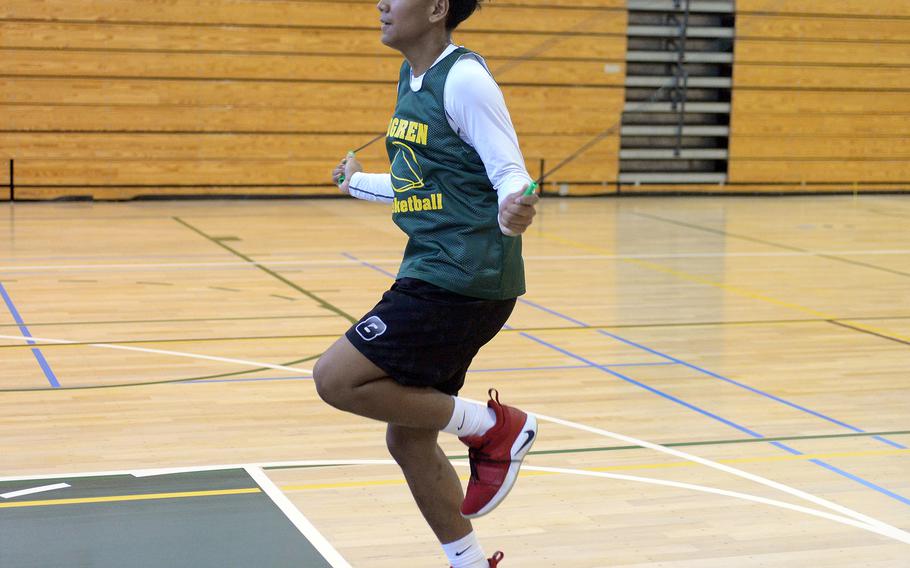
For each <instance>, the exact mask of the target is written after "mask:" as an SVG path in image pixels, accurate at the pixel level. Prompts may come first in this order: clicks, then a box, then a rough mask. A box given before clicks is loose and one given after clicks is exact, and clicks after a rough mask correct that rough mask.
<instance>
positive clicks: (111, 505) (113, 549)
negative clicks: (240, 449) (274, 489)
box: [0, 469, 331, 568]
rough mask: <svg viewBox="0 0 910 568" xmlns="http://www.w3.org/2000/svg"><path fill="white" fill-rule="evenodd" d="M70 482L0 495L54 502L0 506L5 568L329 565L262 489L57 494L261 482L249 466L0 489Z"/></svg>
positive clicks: (0, 558) (1, 486) (1, 488)
mask: <svg viewBox="0 0 910 568" xmlns="http://www.w3.org/2000/svg"><path fill="white" fill-rule="evenodd" d="M61 482H63V483H69V484H70V485H71V486H72V487H70V488H66V489H60V490H55V491H50V492H46V493H38V494H33V495H26V496H22V497H15V498H12V499H0V503H4V504H6V503H16V502H20V503H23V504H24V503H25V502H30V501H31V502H33V501H42V502H50V503H48V504H47V505H44V506H22V507H5V508H0V566H2V567H3V568H57V567H60V568H63V567H66V568H76V567H80V568H81V567H91V568H114V567H116V568H152V567H156V568H157V567H193V568H209V567H212V568H214V567H218V568H224V567H235V566H236V567H257V568H258V567H268V568H283V567H291V566H293V567H295V568H301V567H303V568H326V567H330V566H331V565H330V564H329V563H328V561H326V560H325V559H324V558H323V557H322V555H321V554H319V552H317V551H316V549H315V548H314V547H313V546H312V545H311V544H310V542H309V541H308V540H307V539H306V538H305V537H304V536H303V535H302V534H301V533H300V531H298V530H297V528H296V527H295V526H294V525H293V524H292V523H291V522H290V521H289V520H288V519H287V517H285V515H284V513H282V512H281V510H280V509H279V508H278V507H277V506H276V505H275V504H274V503H273V502H272V500H271V499H270V498H269V497H268V495H266V494H265V493H263V492H255V493H248V494H239V495H215V496H199V497H174V498H167V499H154V500H151V499H145V500H135V501H116V502H103V503H73V504H67V503H55V502H54V501H56V500H60V499H85V498H92V497H109V496H128V495H148V494H161V493H182V492H194V491H213V490H216V491H217V490H230V489H244V488H257V487H258V486H257V485H256V482H255V481H254V480H253V479H252V478H250V476H249V475H248V474H247V472H246V471H244V470H242V469H239V470H225V471H215V472H200V473H182V474H173V475H166V476H156V477H149V478H134V477H132V476H110V477H86V478H72V479H54V480H33V481H17V482H5V483H0V494H3V493H7V492H11V491H17V490H20V489H25V488H29V487H36V486H41V485H49V484H53V483H61Z"/></svg>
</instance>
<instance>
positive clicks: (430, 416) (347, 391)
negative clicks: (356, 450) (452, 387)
mask: <svg viewBox="0 0 910 568" xmlns="http://www.w3.org/2000/svg"><path fill="white" fill-rule="evenodd" d="M313 380H314V381H315V383H316V390H317V392H318V393H319V396H320V397H322V399H323V400H324V401H326V402H327V403H329V404H331V405H332V406H334V407H335V408H338V409H340V410H344V411H346V412H351V413H353V414H357V415H359V416H365V417H366V418H372V419H374V420H380V421H382V422H387V423H389V424H396V425H399V426H408V427H410V428H423V429H428V430H432V431H435V432H438V431H439V430H442V429H443V428H445V426H446V424H448V423H449V419H450V418H451V417H452V412H453V410H454V408H455V403H454V402H453V400H452V397H451V396H449V395H447V394H445V393H442V392H439V391H437V390H435V389H432V388H425V387H406V386H403V385H400V384H398V383H396V382H395V381H394V380H392V379H391V378H389V377H388V376H387V375H386V374H385V372H383V370H382V369H380V368H379V367H377V366H376V365H374V364H373V363H372V361H370V360H369V359H367V358H366V357H364V356H363V354H362V353H360V351H358V350H357V348H355V347H354V346H353V345H351V342H350V341H348V339H347V338H346V337H344V336H341V337H340V338H339V339H338V341H336V342H335V343H334V344H333V345H332V346H331V347H330V348H329V350H328V351H326V352H325V353H324V354H323V355H322V357H320V358H319V361H317V362H316V366H315V367H314V368H313ZM434 445H435V438H434Z"/></svg>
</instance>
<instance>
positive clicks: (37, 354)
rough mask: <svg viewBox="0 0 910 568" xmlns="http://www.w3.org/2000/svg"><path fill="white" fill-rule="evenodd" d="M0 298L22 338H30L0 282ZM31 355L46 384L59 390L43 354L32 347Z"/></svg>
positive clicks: (30, 343)
mask: <svg viewBox="0 0 910 568" xmlns="http://www.w3.org/2000/svg"><path fill="white" fill-rule="evenodd" d="M0 296H3V301H4V302H6V307H7V309H9V312H10V313H11V314H12V315H13V319H14V320H16V325H18V326H19V332H20V333H21V334H22V336H23V337H26V338H29V337H31V336H32V333H31V332H30V331H29V330H28V327H27V326H26V325H25V322H24V321H23V320H22V316H20V315H19V310H17V309H16V306H15V304H13V299H12V298H10V296H9V294H8V293H7V292H6V288H5V287H4V286H3V283H2V282H0ZM27 342H28V344H29V345H35V342H34V341H33V340H31V339H28V340H27ZM32 355H34V356H35V359H36V360H37V361H38V365H39V366H40V367H41V370H42V371H44V376H45V377H47V382H49V383H50V384H51V386H52V387H54V388H55V389H58V388H60V382H59V381H58V380H57V377H56V376H55V375H54V371H53V370H51V366H50V365H49V364H48V362H47V359H45V358H44V354H43V353H41V349H39V348H37V347H32Z"/></svg>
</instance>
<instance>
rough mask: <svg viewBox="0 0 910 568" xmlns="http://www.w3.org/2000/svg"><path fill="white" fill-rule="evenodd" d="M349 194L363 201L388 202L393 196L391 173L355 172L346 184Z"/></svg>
mask: <svg viewBox="0 0 910 568" xmlns="http://www.w3.org/2000/svg"><path fill="white" fill-rule="evenodd" d="M348 188H349V190H350V194H351V196H353V197H356V198H357V199H363V200H365V201H382V202H385V203H390V202H391V201H392V199H393V198H394V196H395V192H394V191H392V175H391V174H365V173H363V172H356V173H355V174H354V175H352V176H351V183H349V184H348Z"/></svg>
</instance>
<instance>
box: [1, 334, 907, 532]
mask: <svg viewBox="0 0 910 568" xmlns="http://www.w3.org/2000/svg"><path fill="white" fill-rule="evenodd" d="M0 338H7V339H15V340H19V341H24V340H26V338H24V337H20V336H5V335H0ZM29 339H32V340H35V341H50V342H54V343H72V342H70V341H66V340H61V339H56V340H48V339H46V338H45V339H42V338H38V337H32V338H29ZM92 346H94V347H107V348H111V349H126V347H125V346H120V345H108V344H103V343H98V344H92ZM132 349H134V350H140V351H148V350H145V349H142V348H132ZM151 351H152V352H158V353H164V354H171V355H177V356H182V357H196V358H202V359H212V360H216V361H222V362H230V363H239V364H243V365H251V366H257V367H269V368H278V369H283V370H290V371H294V372H310V371H306V370H303V369H297V368H294V367H283V366H280V365H270V364H268V363H259V362H255V361H244V360H242V359H229V358H222V357H214V358H213V357H209V356H207V355H194V354H192V353H181V352H176V351H170V352H169V351H160V350H151ZM465 400H470V399H465ZM473 402H479V401H473ZM534 414H535V415H536V416H537V417H538V418H540V419H543V420H546V421H548V422H553V423H555V424H560V425H562V426H565V427H567V428H573V429H576V430H582V431H585V432H589V433H592V434H597V435H599V436H604V437H607V438H613V439H616V440H621V441H624V442H627V443H630V444H634V445H637V446H641V447H643V448H648V449H651V450H654V451H657V452H661V453H665V454H669V455H672V456H676V457H679V458H682V459H684V460H687V461H691V462H695V463H698V464H701V465H705V466H707V467H710V468H713V469H717V470H720V471H724V472H726V473H730V474H732V475H735V476H737V477H741V478H744V479H748V480H750V481H754V482H756V483H759V484H761V485H765V486H767V487H770V488H772V489H776V490H778V491H782V492H784V493H787V494H789V495H792V496H794V497H798V498H800V499H803V500H806V501H809V502H811V503H814V504H816V505H821V506H822V507H825V508H827V509H831V510H833V511H837V512H838V513H841V514H842V515H846V517H848V518H852V519H855V520H858V521H860V523H861V524H864V525H866V527H867V530H871V531H872V532H878V533H880V534H887V536H889V537H891V538H893V539H895V540H898V541H900V542H906V543H908V544H910V533H907V532H905V531H903V530H901V529H899V528H897V527H894V526H891V525H889V524H887V523H884V522H882V521H880V520H878V519H875V518H873V517H869V516H867V515H864V514H862V513H859V512H857V511H854V510H852V509H849V508H847V507H844V506H842V505H838V504H836V503H833V502H831V501H828V500H827V499H823V498H821V497H817V496H815V495H812V494H810V493H806V492H805V491H801V490H799V489H796V488H793V487H790V486H788V485H784V484H782V483H778V482H776V481H772V480H770V479H766V478H764V477H761V476H758V475H755V474H752V473H748V472H746V471H743V470H740V469H737V468H734V467H731V466H728V465H724V464H721V463H717V462H714V461H711V460H709V459H705V458H702V457H699V456H696V455H693V454H688V453H686V452H683V451H680V450H676V449H673V448H668V447H665V446H661V445H659V444H654V443H652V442H647V441H645V440H639V439H637V438H633V437H631V436H626V435H624V434H617V433H615V432H610V431H608V430H603V429H600V428H594V427H592V426H587V425H584V424H579V423H576V422H571V421H568V420H563V419H561V418H555V417H552V416H547V415H545V414H540V413H537V412H534ZM388 461H389V460H361V461H358V462H357V463H358V465H371V464H380V463H381V464H385V463H387V462H388ZM345 463H350V462H345ZM393 463H394V462H393ZM332 464H335V465H337V464H338V462H337V461H331V460H321V461H315V462H314V461H305V462H277V463H274V464H255V466H251V464H243V465H233V466H203V467H202V468H192V469H185V470H181V469H180V468H176V469H170V470H168V471H171V472H175V473H176V472H178V471H205V470H211V469H236V468H245V467H248V466H249V467H292V466H295V465H298V466H299V465H332ZM152 471H155V470H132V471H126V472H118V473H112V472H109V473H107V474H106V475H117V474H119V475H129V474H138V475H137V476H142V475H155V474H154V473H149V472H152ZM77 475H83V476H86V475H85V474H72V475H52V476H41V477H15V478H0V481H14V480H23V479H60V478H62V477H74V476H77ZM92 475H105V474H103V473H96V474H92ZM718 491H720V490H718ZM816 512H820V511H816ZM847 524H850V523H847Z"/></svg>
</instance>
